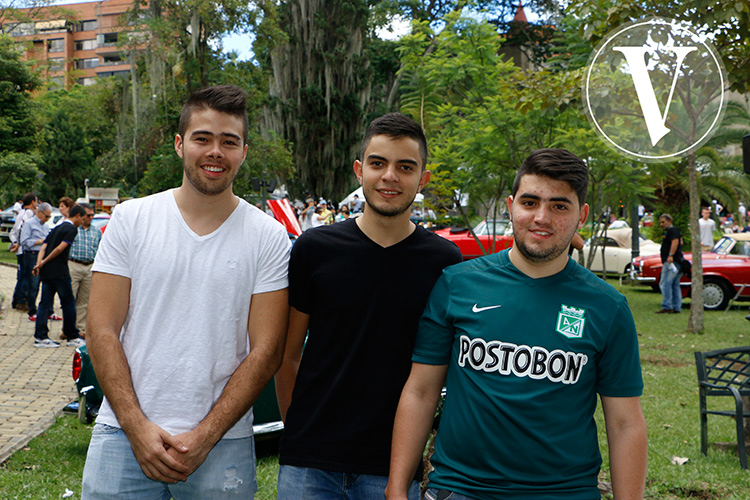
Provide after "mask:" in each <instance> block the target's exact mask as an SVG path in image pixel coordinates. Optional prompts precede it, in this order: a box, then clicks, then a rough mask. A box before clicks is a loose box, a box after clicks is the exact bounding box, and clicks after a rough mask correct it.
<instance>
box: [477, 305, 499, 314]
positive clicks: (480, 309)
mask: <svg viewBox="0 0 750 500" xmlns="http://www.w3.org/2000/svg"><path fill="white" fill-rule="evenodd" d="M498 307H502V306H501V305H500V306H487V307H477V305H476V304H474V307H472V308H471V310H472V311H474V312H475V313H478V312H482V311H486V310H488V309H497V308H498Z"/></svg>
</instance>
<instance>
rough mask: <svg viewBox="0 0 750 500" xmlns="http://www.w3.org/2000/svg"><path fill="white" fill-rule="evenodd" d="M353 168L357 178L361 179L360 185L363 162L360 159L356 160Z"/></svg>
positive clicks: (360, 183)
mask: <svg viewBox="0 0 750 500" xmlns="http://www.w3.org/2000/svg"><path fill="white" fill-rule="evenodd" d="M352 169H354V175H355V176H356V177H357V180H358V181H359V185H360V186H361V185H362V162H361V161H359V160H354V165H353V166H352Z"/></svg>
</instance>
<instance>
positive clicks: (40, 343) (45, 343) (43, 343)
mask: <svg viewBox="0 0 750 500" xmlns="http://www.w3.org/2000/svg"><path fill="white" fill-rule="evenodd" d="M34 347H46V348H50V347H60V344H58V343H57V342H55V341H54V340H52V339H43V340H40V339H37V338H35V339H34Z"/></svg>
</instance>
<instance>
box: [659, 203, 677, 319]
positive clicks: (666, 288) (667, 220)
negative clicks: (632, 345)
mask: <svg viewBox="0 0 750 500" xmlns="http://www.w3.org/2000/svg"><path fill="white" fill-rule="evenodd" d="M659 225H660V226H661V228H662V229H664V240H662V242H661V261H662V263H663V264H664V265H663V266H662V268H661V277H660V278H659V289H660V290H661V294H662V301H661V309H660V310H659V311H656V314H670V313H674V314H677V313H679V312H680V311H681V310H682V292H681V291H680V278H681V277H682V269H681V268H680V263H681V262H682V235H681V234H680V231H679V230H678V229H677V228H676V227H674V226H673V225H672V216H671V215H669V214H662V215H661V216H660V217H659Z"/></svg>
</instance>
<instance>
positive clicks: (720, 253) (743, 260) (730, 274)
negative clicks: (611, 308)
mask: <svg viewBox="0 0 750 500" xmlns="http://www.w3.org/2000/svg"><path fill="white" fill-rule="evenodd" d="M684 255H685V259H687V260H689V261H690V262H691V263H692V261H693V256H692V254H690V253H686V254H684ZM701 256H702V258H703V307H704V308H705V309H709V310H722V309H726V308H727V306H728V305H729V301H730V300H732V299H733V298H734V297H735V296H737V298H750V233H731V234H726V235H724V236H723V237H722V238H721V239H720V240H719V241H717V242H716V244H715V245H714V247H713V248H712V249H711V251H709V252H703V253H701ZM661 269H662V262H661V256H660V255H653V256H650V257H647V256H644V257H638V258H636V259H635V260H634V261H633V270H632V273H631V277H632V278H633V279H634V280H635V281H637V282H640V283H646V284H650V285H651V286H652V287H654V289H656V290H658V289H659V278H660V277H661ZM680 288H681V289H682V296H683V297H689V296H690V278H689V277H687V276H684V275H683V277H682V278H681V279H680Z"/></svg>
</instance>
